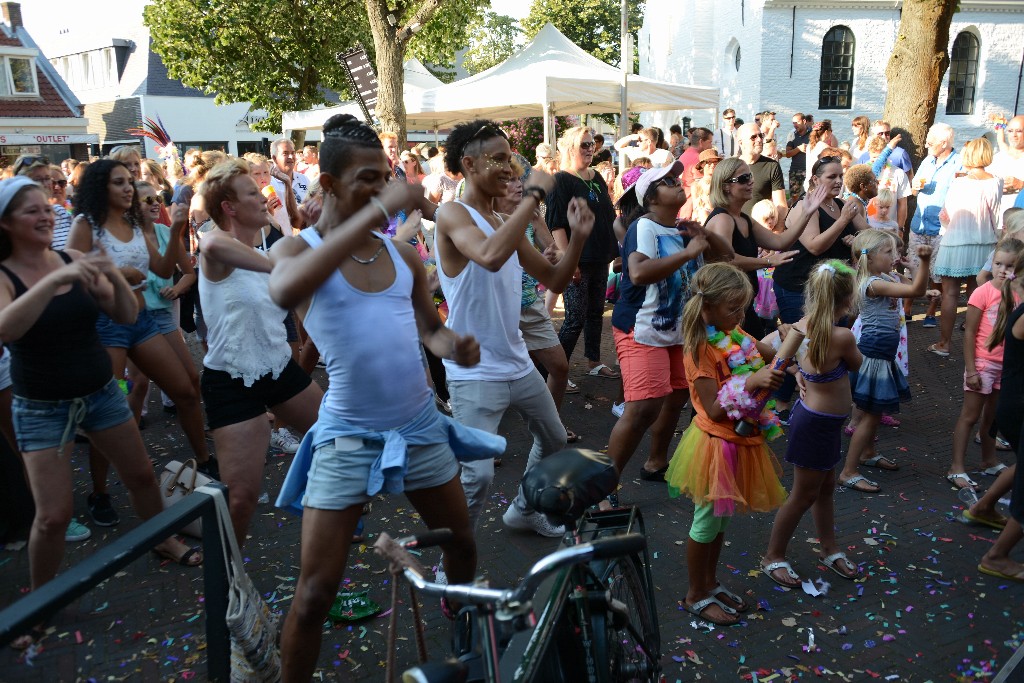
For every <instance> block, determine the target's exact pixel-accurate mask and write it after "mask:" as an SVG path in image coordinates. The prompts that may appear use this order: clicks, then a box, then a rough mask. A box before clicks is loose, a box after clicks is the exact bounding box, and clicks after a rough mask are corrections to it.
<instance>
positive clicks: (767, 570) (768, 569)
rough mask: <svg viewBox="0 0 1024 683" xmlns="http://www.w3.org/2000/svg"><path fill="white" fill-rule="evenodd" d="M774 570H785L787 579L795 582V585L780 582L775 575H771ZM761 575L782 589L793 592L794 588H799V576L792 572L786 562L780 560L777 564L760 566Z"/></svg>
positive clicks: (790, 566) (791, 568)
mask: <svg viewBox="0 0 1024 683" xmlns="http://www.w3.org/2000/svg"><path fill="white" fill-rule="evenodd" d="M776 569H785V570H786V575H787V576H788V577H789V578H791V579H793V581H795V582H796V583H786V582H785V581H782V580H780V579H779V578H777V577H776V576H775V574H773V573H772V572H774V571H775V570H776ZM761 573H762V574H764V575H765V576H767V577H768V578H769V579H771V580H772V581H774V582H775V583H777V584H779V585H780V586H782V587H783V588H788V589H790V590H793V589H794V588H799V587H800V575H799V574H797V573H796V572H795V571H793V565H791V564H790V563H789V562H787V561H786V560H780V561H778V562H772V563H771V564H766V565H761Z"/></svg>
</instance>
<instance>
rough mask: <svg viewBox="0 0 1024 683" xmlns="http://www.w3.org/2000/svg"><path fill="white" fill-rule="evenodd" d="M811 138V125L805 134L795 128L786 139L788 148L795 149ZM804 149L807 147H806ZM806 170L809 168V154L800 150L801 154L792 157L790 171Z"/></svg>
mask: <svg viewBox="0 0 1024 683" xmlns="http://www.w3.org/2000/svg"><path fill="white" fill-rule="evenodd" d="M810 139H811V127H810V126H808V127H807V132H806V133H804V134H803V135H800V134H799V133H797V132H796V130H795V129H794V130H793V132H792V133H790V134H789V138H788V139H787V140H786V149H794V148H796V147H799V146H800V145H806V144H807V142H808V141H809V140H810ZM804 149H806V147H805V148H804ZM806 170H807V154H806V153H805V152H800V153H799V154H797V155H796V156H794V157H792V158H791V159H790V164H789V172H790V173H793V172H794V171H806Z"/></svg>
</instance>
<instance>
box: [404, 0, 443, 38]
mask: <svg viewBox="0 0 1024 683" xmlns="http://www.w3.org/2000/svg"><path fill="white" fill-rule="evenodd" d="M443 3H444V0H424V2H423V4H422V5H420V6H419V9H417V10H416V12H415V13H414V14H413V15H412V18H411V19H410V20H409V21H408V22H407V23H406V25H405V27H404V28H408V27H410V26H414V25H416V24H419V27H420V28H422V27H423V26H426V24H427V22H428V21H430V20H431V19H433V18H434V14H435V13H436V12H437V10H439V9H440V8H441V5H442V4H443ZM397 35H398V36H401V35H402V32H401V31H398V33H397ZM412 35H413V34H412V32H411V31H410V32H409V34H408V35H407V36H406V37H405V38H398V42H399V44H403V43H408V42H409V41H410V40H412Z"/></svg>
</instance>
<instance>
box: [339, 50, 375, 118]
mask: <svg viewBox="0 0 1024 683" xmlns="http://www.w3.org/2000/svg"><path fill="white" fill-rule="evenodd" d="M338 61H339V62H341V65H342V66H344V67H345V73H347V74H348V80H349V83H351V84H352V91H353V93H354V94H355V97H356V101H357V102H359V106H360V107H362V109H363V115H364V116H365V117H366V122H367V123H370V124H372V123H374V117H373V111H374V109H376V107H377V74H375V73H374V72H373V65H372V64H370V59H369V57H367V55H366V50H365V49H363V46H362V45H357V46H356V47H354V48H352V49H351V50H349V51H348V52H339V53H338Z"/></svg>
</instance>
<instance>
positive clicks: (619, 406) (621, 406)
mask: <svg viewBox="0 0 1024 683" xmlns="http://www.w3.org/2000/svg"><path fill="white" fill-rule="evenodd" d="M624 412H626V402H625V401H623V402H622V403H614V402H613V403H612V415H614V416H615V417H622V414H623V413H624Z"/></svg>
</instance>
